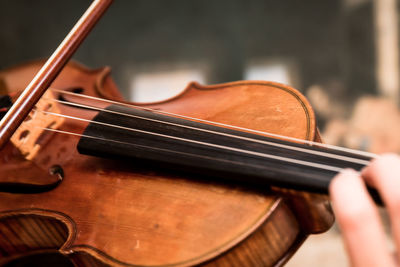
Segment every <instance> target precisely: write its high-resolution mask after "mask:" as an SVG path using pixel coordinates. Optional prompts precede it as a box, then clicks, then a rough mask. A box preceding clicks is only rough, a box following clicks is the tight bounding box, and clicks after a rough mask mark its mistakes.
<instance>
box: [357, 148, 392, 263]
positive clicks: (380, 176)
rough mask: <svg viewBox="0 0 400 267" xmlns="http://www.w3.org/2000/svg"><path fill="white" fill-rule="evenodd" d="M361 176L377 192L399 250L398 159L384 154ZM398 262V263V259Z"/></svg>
mask: <svg viewBox="0 0 400 267" xmlns="http://www.w3.org/2000/svg"><path fill="white" fill-rule="evenodd" d="M362 176H363V178H364V179H365V180H367V181H368V183H371V184H373V185H374V186H375V188H376V189H377V190H378V191H379V193H380V195H381V197H382V200H383V202H384V203H385V206H386V208H387V210H388V212H389V217H390V221H391V225H392V232H393V236H394V239H395V240H394V241H395V243H396V246H397V249H398V250H399V249H400V157H399V156H397V155H395V154H385V155H382V156H380V157H379V158H377V159H375V160H373V161H372V162H371V164H370V165H369V166H367V167H366V168H365V169H364V170H363V171H362ZM397 255H398V260H399V262H400V257H399V254H397Z"/></svg>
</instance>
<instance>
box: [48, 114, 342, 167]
mask: <svg viewBox="0 0 400 267" xmlns="http://www.w3.org/2000/svg"><path fill="white" fill-rule="evenodd" d="M40 112H42V113H44V114H47V115H54V116H59V117H63V118H67V119H74V120H79V121H85V122H90V123H95V124H98V125H103V126H107V127H112V128H119V129H122V130H128V131H132V132H138V133H143V134H149V135H154V136H159V137H163V138H169V139H174V140H178V141H184V142H188V143H193V144H198V145H203V146H208V147H214V148H219V149H224V150H229V151H233V152H238V153H243V154H249V155H253V156H258V157H263V158H268V159H274V160H278V161H284V162H289V163H293V164H297V165H303V166H307V167H313V168H318V169H322V170H327V171H333V172H340V171H341V170H343V168H340V167H336V166H331V165H326V164H322V163H316V162H308V161H304V160H299V159H293V158H288V157H281V156H276V155H272V154H266V153H261V152H255V151H250V150H245V149H240V148H235V147H228V146H224V145H218V144H213V143H208V142H202V141H197V140H192V139H187V138H182V137H177V136H170V135H165V134H160V133H155V132H149V131H143V130H139V129H134V128H129V127H124V126H118V125H113V124H109V123H104V122H99V121H91V120H88V119H83V118H77V117H73V116H68V115H64V114H58V113H53V112H49V111H43V110H41V111H40ZM42 129H45V130H50V131H54V132H59V133H65V134H72V135H75V136H83V137H88V138H95V139H100V140H102V141H107V142H118V143H122V144H129V145H136V144H132V143H127V142H121V141H117V140H109V139H106V138H98V137H96V136H89V135H83V134H78V133H72V132H67V131H62V130H58V129H51V128H42ZM139 146H141V145H139ZM144 147H146V146H144ZM151 148H152V149H154V147H151ZM156 149H158V148H156ZM161 150H162V149H161ZM170 151H171V150H170ZM171 152H174V153H175V152H176V151H171Z"/></svg>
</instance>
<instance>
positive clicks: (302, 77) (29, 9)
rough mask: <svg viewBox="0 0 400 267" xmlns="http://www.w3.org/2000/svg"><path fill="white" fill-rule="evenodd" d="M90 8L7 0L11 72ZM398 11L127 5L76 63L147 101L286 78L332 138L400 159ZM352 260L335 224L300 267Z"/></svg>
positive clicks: (4, 43)
mask: <svg viewBox="0 0 400 267" xmlns="http://www.w3.org/2000/svg"><path fill="white" fill-rule="evenodd" d="M90 2H91V1H88V0H69V1H52V0H40V1H29V0H12V1H11V0H0V23H1V25H2V27H0V69H4V68H7V67H10V66H13V65H16V64H19V63H23V62H25V61H28V60H33V59H38V58H46V57H48V56H49V55H50V54H51V53H52V52H53V51H54V49H55V48H56V47H57V45H58V44H59V43H60V42H61V40H62V39H63V38H64V36H65V35H66V34H67V33H68V31H69V30H70V28H71V27H72V26H73V25H74V23H75V22H76V21H77V19H78V18H79V17H80V16H81V15H82V13H83V12H84V11H85V10H86V8H87V7H88V6H89V4H90ZM398 14H399V10H398V7H397V1H396V0H324V1H321V0H305V1H298V0H279V1H273V0H264V1H261V0H218V1H210V0H209V1H187V0H186V1H185V0H168V1H167V0H129V1H128V0H118V1H115V3H114V4H113V5H112V7H111V8H110V10H109V11H108V12H107V14H106V15H105V17H104V18H103V19H102V20H101V21H100V23H99V25H98V26H97V27H96V28H95V30H94V31H93V32H92V34H90V36H89V37H88V38H87V40H86V41H85V42H84V44H83V45H82V46H81V48H80V49H79V50H78V53H77V54H76V55H75V56H74V59H75V60H77V61H79V62H81V63H83V64H84V65H87V66H88V67H91V68H97V67H101V66H105V65H108V66H111V68H112V76H113V78H114V80H115V81H116V83H117V85H118V87H119V88H120V90H121V91H122V92H123V94H124V96H125V97H126V98H127V99H130V100H133V101H138V102H146V101H156V100H161V99H165V98H168V97H170V96H173V95H176V94H178V93H179V92H180V91H181V90H183V89H184V88H185V85H186V84H187V83H188V82H189V81H192V80H195V81H198V82H200V83H203V84H214V83H222V82H228V81H236V80H249V79H251V80H271V81H277V82H281V83H285V84H288V85H290V86H292V87H295V88H297V89H298V90H300V91H301V92H302V93H303V94H304V95H306V96H307V98H308V99H309V101H310V102H311V104H312V105H313V107H314V109H315V112H316V114H317V116H318V125H319V128H320V130H321V132H322V137H323V139H324V141H325V142H326V143H329V144H334V145H340V146H346V147H351V148H355V149H362V150H367V151H370V152H374V153H382V152H386V151H392V152H399V151H400V135H399V134H398V133H399V132H400V123H399V122H400V113H399V109H398V105H399V52H398V51H399V42H398V31H399V22H398V21H399V19H398ZM312 260H316V262H314V261H312ZM341 263H342V265H346V258H345V256H344V251H343V247H342V245H341V241H340V237H339V235H338V230H337V228H333V230H331V231H330V232H329V233H328V234H327V235H321V236H318V237H315V238H311V239H310V240H309V241H308V242H306V246H303V248H302V249H301V250H300V252H299V253H298V254H297V255H296V256H295V258H294V259H292V260H291V261H290V262H289V266H304V265H308V266H310V265H311V266H312V265H319V266H330V265H332V266H338V265H341Z"/></svg>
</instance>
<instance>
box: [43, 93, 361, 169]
mask: <svg viewBox="0 0 400 267" xmlns="http://www.w3.org/2000/svg"><path fill="white" fill-rule="evenodd" d="M46 100H53V101H55V102H58V103H61V104H65V105H69V106H74V107H80V108H86V109H91V110H96V111H104V112H107V113H111V114H116V115H120V116H127V117H132V118H137V119H143V120H147V121H153V122H156V123H160V124H168V125H172V126H177V127H182V128H187V129H192V130H197V131H202V132H207V133H212V134H216V135H221V136H227V137H232V138H236V139H241V140H246V141H250V142H255V143H261V144H266V145H270V146H275V147H280V148H283V149H288V150H295V151H299V152H304V153H308V154H313V155H318V156H322V157H328V158H333V159H337V160H342V161H346V162H352V163H356V164H362V165H366V164H368V161H367V160H362V159H357V158H352V157H348V156H342V155H337V154H333V153H329V152H324V151H316V150H312V149H307V148H302V147H297V146H291V145H285V144H280V143H275V142H271V141H265V140H259V139H254V138H249V137H244V136H238V135H233V134H228V133H223V132H217V131H212V130H207V129H203V128H198V127H192V126H188V125H183V124H177V123H172V122H167V121H161V120H156V119H151V118H146V117H142V116H137V115H133V114H129V113H123V112H118V111H113V110H107V109H102V108H98V107H94V106H91V105H87V104H86V105H83V104H78V103H73V102H67V101H63V100H56V99H50V98H46Z"/></svg>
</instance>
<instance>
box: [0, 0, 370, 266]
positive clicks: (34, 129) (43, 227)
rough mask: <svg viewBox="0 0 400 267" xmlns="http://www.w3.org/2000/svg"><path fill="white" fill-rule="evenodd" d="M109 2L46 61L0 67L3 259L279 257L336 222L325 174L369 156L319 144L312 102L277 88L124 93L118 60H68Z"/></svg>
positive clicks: (236, 260) (140, 261) (87, 262)
mask: <svg viewBox="0 0 400 267" xmlns="http://www.w3.org/2000/svg"><path fill="white" fill-rule="evenodd" d="M99 3H100V4H99ZM101 3H102V1H101V0H98V1H95V3H94V6H93V8H91V9H89V11H88V12H89V13H87V14H85V15H84V18H83V21H82V23H80V24H79V25H78V26H76V27H75V28H74V29H75V31H73V34H70V35H69V36H68V37H67V39H66V41H64V42H63V44H62V46H61V49H58V50H56V52H55V56H52V57H50V59H49V61H47V62H46V63H45V62H44V61H36V62H31V63H28V64H24V65H20V66H16V67H13V68H11V69H8V70H4V71H1V72H0V92H1V93H2V94H5V96H4V97H3V98H2V100H3V101H1V103H5V104H3V105H4V106H2V107H0V111H1V112H3V113H4V118H3V119H2V121H1V122H2V124H1V126H2V127H0V134H1V135H0V137H1V139H0V141H1V142H0V144H1V145H2V148H1V152H0V161H1V167H0V191H1V192H0V235H1V237H2V238H1V239H0V264H1V265H5V264H8V263H10V262H12V261H13V260H15V259H19V258H21V257H25V256H29V255H44V254H45V253H48V252H56V253H59V254H62V255H64V256H65V257H67V258H68V259H69V260H70V261H71V262H72V263H73V264H74V265H77V266H166V265H168V266H192V265H199V264H201V265H209V266H273V265H276V266H279V265H282V264H284V263H285V262H286V261H287V260H288V259H289V258H290V256H291V255H293V253H294V252H295V251H296V249H297V248H298V247H299V246H300V245H301V244H302V242H304V240H305V239H306V237H307V236H308V235H310V234H314V233H321V232H324V231H326V230H327V229H329V228H330V226H331V225H332V223H333V220H334V219H333V214H332V211H331V209H330V206H329V201H328V199H327V197H326V196H325V195H323V194H324V193H326V192H327V187H328V185H329V182H330V180H331V179H332V178H333V176H334V175H335V174H336V173H337V172H338V171H340V170H342V169H343V168H348V167H352V168H356V169H361V168H362V167H363V166H365V165H366V164H367V163H368V161H369V160H370V159H371V158H372V157H373V156H374V155H371V154H368V153H361V152H357V151H353V150H347V149H339V148H337V147H333V146H327V145H323V144H321V143H320V142H321V139H320V136H319V133H318V130H317V125H316V120H315V115H314V112H313V110H312V108H311V106H310V104H309V103H308V102H307V100H306V99H305V97H304V96H302V95H301V94H300V93H299V92H298V91H297V90H295V89H293V88H291V87H289V86H286V85H282V84H278V83H273V82H263V81H238V82H231V83H226V84H219V85H211V86H204V85H200V84H198V83H190V84H189V85H188V86H187V88H186V89H185V90H184V91H183V92H182V93H181V94H179V95H177V96H175V97H173V98H171V99H166V100H164V101H161V102H156V103H147V104H137V103H128V102H126V101H124V100H123V98H122V97H121V94H120V93H119V91H118V89H117V88H116V86H115V84H114V82H113V81H112V78H111V76H110V69H109V68H100V69H97V70H89V69H87V68H86V67H84V66H82V65H80V64H78V63H74V62H70V63H67V62H68V59H69V58H70V56H71V55H72V53H73V50H74V49H76V48H77V46H78V44H77V43H79V42H81V41H82V40H83V37H82V36H83V35H85V34H87V33H88V29H87V28H88V27H92V26H93V25H94V23H95V20H96V19H98V18H99V16H100V15H99V13H96V15H94V16H91V15H90V12H94V11H99V12H100V13H101V12H104V11H105V9H106V6H107V5H109V4H110V3H111V1H108V0H104V1H103V3H106V5H101ZM82 25H83V26H82ZM84 25H89V26H84ZM64 65H65V66H64ZM36 73H38V74H37V75H36V76H35V74H36ZM33 77H35V78H33ZM32 78H33V80H32ZM31 80H32V82H30V81H31ZM48 86H50V89H48V90H47V92H46V93H45V94H44V95H43V96H42V97H41V100H40V101H39V102H37V101H38V100H39V98H40V96H41V95H42V94H43V93H44V92H45V90H46V89H47V87H48ZM24 88H27V89H25V90H24V91H23V93H20V92H21V91H22V90H23V89H24ZM39 91H40V92H39ZM17 97H18V99H17ZM21 99H22V100H21ZM36 102H37V104H36V106H35V107H34V108H33V109H31V108H30V107H32V106H33V105H34V104H35V103H36ZM12 103H13V104H12ZM27 103H28V104H27ZM11 104H12V105H11ZM10 114H11V115H10ZM15 129H16V130H15ZM7 135H12V136H10V137H9V138H5V137H7ZM305 191H307V192H305ZM321 193H322V194H321Z"/></svg>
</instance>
